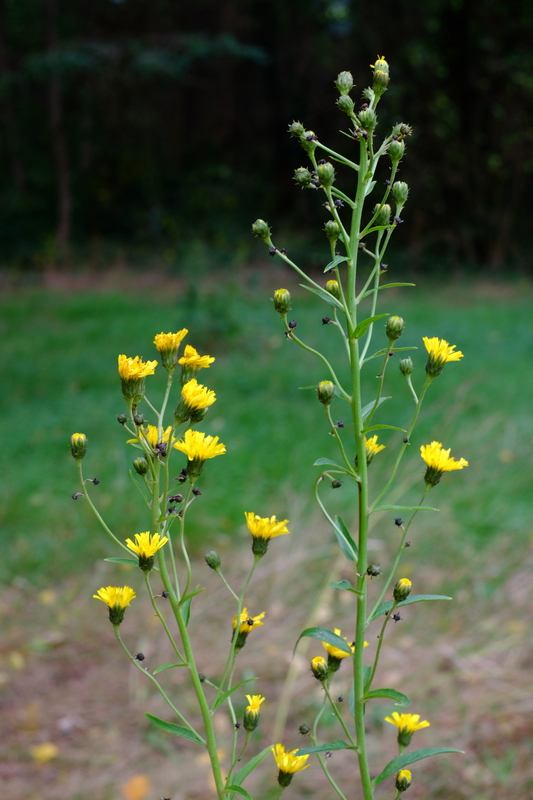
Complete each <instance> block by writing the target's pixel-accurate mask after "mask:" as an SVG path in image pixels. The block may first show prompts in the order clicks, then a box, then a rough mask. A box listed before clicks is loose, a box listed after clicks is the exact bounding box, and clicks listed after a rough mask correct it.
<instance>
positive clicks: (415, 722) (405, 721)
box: [385, 711, 430, 747]
mask: <svg viewBox="0 0 533 800" xmlns="http://www.w3.org/2000/svg"><path fill="white" fill-rule="evenodd" d="M419 720H420V714H398V712H397V711H393V713H392V714H391V716H390V717H385V722H390V723H391V725H395V726H396V727H397V728H398V742H399V744H401V745H402V746H403V747H406V746H407V745H408V744H409V742H410V741H411V737H412V736H413V733H415V731H420V730H422V728H429V725H430V723H429V722H428V721H427V720H423V721H422V722H419Z"/></svg>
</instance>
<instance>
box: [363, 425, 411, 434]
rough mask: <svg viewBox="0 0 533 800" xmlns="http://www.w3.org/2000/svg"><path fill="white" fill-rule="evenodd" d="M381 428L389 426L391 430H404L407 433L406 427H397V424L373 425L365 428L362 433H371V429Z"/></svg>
mask: <svg viewBox="0 0 533 800" xmlns="http://www.w3.org/2000/svg"><path fill="white" fill-rule="evenodd" d="M381 428H387V429H388V430H389V431H403V433H407V431H406V429H405V428H397V427H396V426H395V425H371V426H370V428H365V429H364V431H361V433H369V432H370V431H378V430H381Z"/></svg>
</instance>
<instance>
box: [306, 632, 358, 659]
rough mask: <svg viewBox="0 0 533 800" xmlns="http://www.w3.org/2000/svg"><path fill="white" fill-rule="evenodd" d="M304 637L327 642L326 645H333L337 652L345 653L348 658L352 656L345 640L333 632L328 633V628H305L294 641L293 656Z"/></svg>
mask: <svg viewBox="0 0 533 800" xmlns="http://www.w3.org/2000/svg"><path fill="white" fill-rule="evenodd" d="M304 636H308V637H309V638H310V639H318V641H319V642H327V643H328V644H331V645H333V647H337V648H338V649H339V650H342V652H343V653H347V654H348V655H350V656H351V655H352V650H351V647H350V645H349V644H348V642H347V641H346V639H343V638H342V637H341V636H338V635H337V634H336V633H333V631H330V630H329V629H328V628H306V629H305V631H302V633H301V634H300V635H299V636H298V639H297V640H296V644H295V645H294V650H293V651H292V654H293V656H294V653H295V652H296V648H297V647H298V644H299V642H300V639H303V637H304Z"/></svg>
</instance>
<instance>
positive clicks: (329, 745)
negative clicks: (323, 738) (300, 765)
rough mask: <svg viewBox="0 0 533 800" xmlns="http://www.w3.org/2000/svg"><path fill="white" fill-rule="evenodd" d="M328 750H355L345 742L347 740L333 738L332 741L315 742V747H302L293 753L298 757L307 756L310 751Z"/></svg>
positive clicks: (324, 751)
mask: <svg viewBox="0 0 533 800" xmlns="http://www.w3.org/2000/svg"><path fill="white" fill-rule="evenodd" d="M330 750H355V747H354V746H353V745H351V744H347V742H343V741H342V739H335V741H334V742H326V744H317V745H316V747H303V748H302V749H301V750H298V752H297V753H295V754H294V755H295V756H296V758H298V756H307V755H311V754H312V753H328V752H329V751H330Z"/></svg>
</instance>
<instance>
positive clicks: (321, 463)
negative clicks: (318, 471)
mask: <svg viewBox="0 0 533 800" xmlns="http://www.w3.org/2000/svg"><path fill="white" fill-rule="evenodd" d="M328 464H329V465H330V466H332V467H337V469H342V471H343V472H346V467H342V466H341V465H340V464H337V463H336V462H335V461H332V460H331V459H330V458H317V460H316V461H315V463H314V464H313V467H322V466H324V465H328Z"/></svg>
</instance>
